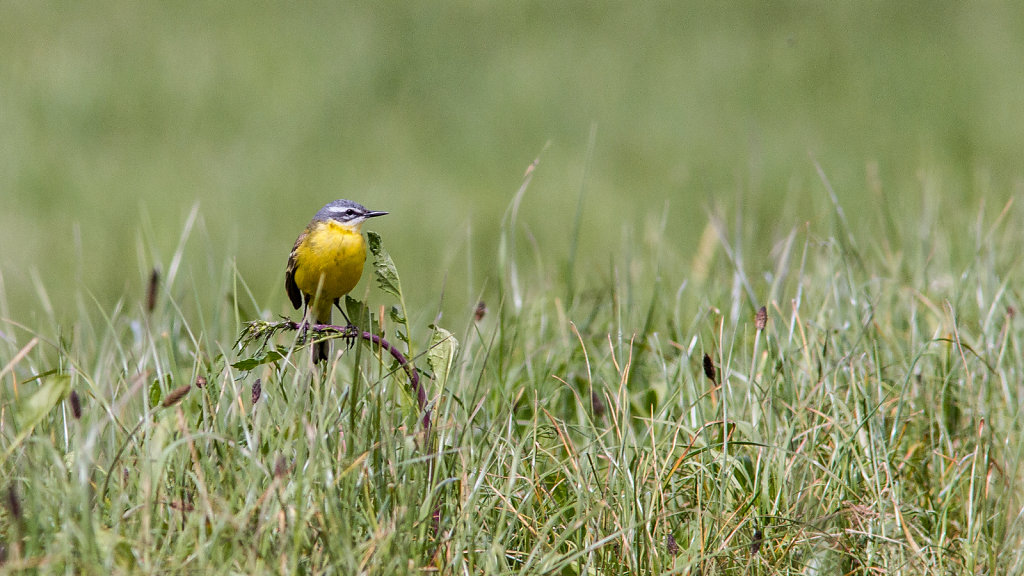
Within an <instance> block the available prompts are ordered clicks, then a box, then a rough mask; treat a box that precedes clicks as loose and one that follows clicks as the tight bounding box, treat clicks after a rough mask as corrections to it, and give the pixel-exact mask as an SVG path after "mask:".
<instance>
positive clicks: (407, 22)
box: [0, 1, 1024, 323]
mask: <svg viewBox="0 0 1024 576" xmlns="http://www.w3.org/2000/svg"><path fill="white" fill-rule="evenodd" d="M1022 62H1024V10H1022V9H1021V8H1020V6H1019V5H1017V4H1014V3H1005V4H994V3H986V4H984V6H980V5H975V4H963V5H962V4H959V3H952V2H949V3H939V2H898V3H871V4H867V5H865V4H861V3H831V2H830V3H803V2H801V3H775V2H773V3H766V2H729V3H711V2H649V3H642V4H634V3H628V4H627V3H583V2H580V3H548V2H503V3H496V2H450V3H443V4H442V3H420V2H404V1H403V2H398V1H385V2H359V3H349V2H342V3H335V2H311V3H300V4H295V3H280V4H267V3H258V4H253V3H248V2H244V3H243V2H217V3H178V2H123V1H122V2H109V1H107V2H105V1H99V2H22V1H17V2H5V3H3V4H2V5H0V272H2V280H3V284H4V291H5V295H6V300H7V302H8V304H9V311H8V314H10V316H12V317H14V318H16V319H19V320H22V321H25V322H29V323H31V322H32V321H33V320H34V319H39V317H40V314H42V312H43V311H45V309H46V307H45V306H44V305H42V304H43V298H42V293H43V289H42V288H40V287H45V292H46V293H47V295H48V296H47V297H48V299H49V300H50V301H51V302H52V307H53V309H54V314H55V316H56V317H57V318H67V317H68V315H69V314H75V305H74V303H73V301H72V299H71V298H70V296H71V295H73V294H76V293H81V294H91V295H93V296H94V297H95V298H96V300H97V301H98V302H99V304H100V306H101V307H104V308H107V307H110V306H112V305H113V303H114V302H116V301H117V300H118V299H119V298H122V297H126V301H127V302H129V303H130V304H131V305H136V306H137V305H138V304H137V301H138V300H139V299H140V298H141V293H142V292H143V291H144V285H145V281H144V279H145V278H146V276H147V274H148V267H149V266H150V265H152V264H158V265H160V266H161V268H162V269H164V270H165V271H166V270H167V269H168V268H169V267H170V266H171V263H170V260H171V256H172V255H173V252H174V249H175V246H176V245H177V242H178V238H179V236H180V235H181V233H182V230H183V228H184V225H185V221H186V220H187V218H188V214H189V212H190V210H191V208H192V206H193V205H195V204H196V203H197V202H198V203H199V219H198V220H197V224H196V227H195V229H194V230H193V233H192V236H191V238H190V240H189V242H188V245H187V250H186V252H185V256H186V257H185V258H184V259H183V261H182V263H181V267H180V273H179V275H178V276H177V280H176V285H175V286H173V287H172V290H178V291H180V292H181V293H182V294H184V295H186V296H191V292H192V291H195V292H198V293H203V291H204V290H206V288H204V287H207V286H211V287H217V286H219V287H221V288H223V286H225V283H224V279H225V272H224V270H225V269H226V266H225V263H230V262H232V261H234V262H235V265H236V267H237V272H238V274H239V277H240V278H242V279H243V280H244V281H245V282H246V283H248V285H249V286H250V287H251V288H252V290H253V293H254V295H255V296H256V298H257V300H258V301H259V302H260V304H261V305H264V306H266V307H267V308H266V310H269V311H271V312H273V313H278V312H281V313H283V312H285V311H286V310H287V309H288V307H287V300H286V298H285V296H284V292H283V289H282V287H281V283H282V278H283V269H284V264H285V260H286V258H287V254H288V251H289V250H290V248H291V245H292V242H293V241H294V239H295V236H296V235H297V234H298V232H299V231H300V230H301V229H302V227H303V226H304V225H305V224H306V223H307V221H308V219H309V218H310V217H311V216H312V214H313V213H314V212H315V211H316V210H317V209H318V208H319V207H320V206H321V205H323V204H324V203H326V202H327V201H329V200H332V199H334V198H339V197H340V198H350V199H354V200H357V201H359V202H362V203H364V204H366V205H367V206H369V207H371V208H374V209H382V210H389V211H391V212H392V215H391V216H388V217H387V218H384V219H381V220H377V221H374V222H372V225H371V226H370V229H373V230H376V231H378V232H379V233H380V234H381V235H382V236H383V238H384V240H385V244H386V245H387V246H388V248H389V249H390V250H391V252H392V254H393V256H394V259H395V261H396V263H397V264H398V266H399V270H400V271H401V273H402V277H403V281H404V283H405V285H406V290H407V292H408V293H409V298H410V305H411V306H416V305H421V306H422V305H428V306H432V307H436V303H437V302H438V300H439V299H440V298H441V293H442V290H444V292H445V298H446V306H452V307H455V308H456V309H458V310H465V309H466V307H467V306H471V304H472V303H474V302H475V300H476V297H477V293H478V292H479V291H481V290H483V292H482V293H483V294H484V295H486V294H487V290H486V289H485V286H487V285H488V283H490V284H489V285H491V286H493V282H494V280H493V278H494V270H493V265H492V263H493V261H494V254H495V247H496V245H497V238H498V226H499V225H500V222H501V218H502V215H503V214H504V212H505V209H506V207H507V206H508V204H509V202H510V200H511V198H512V197H513V195H514V194H515V191H516V189H517V188H518V187H519V184H520V181H521V178H522V175H523V172H524V170H525V169H526V167H527V166H528V165H529V163H530V162H531V161H532V160H533V159H534V158H535V157H537V156H538V155H540V156H541V164H540V166H539V169H538V171H537V173H536V176H535V178H534V180H533V182H532V184H531V186H530V188H529V190H528V191H527V193H526V196H525V198H524V201H523V208H522V212H521V214H520V223H521V225H522V226H523V228H524V230H526V231H527V234H526V236H525V237H526V238H527V239H532V240H530V241H526V242H522V243H520V244H519V246H520V247H521V248H523V249H524V250H527V251H529V250H530V248H529V247H530V246H531V241H535V242H536V245H537V246H543V250H544V254H543V259H542V262H543V263H544V265H545V266H551V267H552V268H553V269H556V270H557V268H558V266H560V265H561V264H562V263H564V261H565V260H566V258H567V254H568V247H569V245H570V241H571V232H572V228H573V227H572V222H573V218H574V214H575V210H576V203H577V198H578V196H579V192H580V189H581V185H583V184H585V188H586V197H585V202H584V212H583V215H584V220H583V225H582V228H581V232H580V234H581V236H580V254H579V263H578V272H579V276H580V278H581V281H588V279H589V280H593V281H600V279H601V278H606V277H607V276H608V269H609V262H610V261H612V260H614V259H615V257H616V255H617V254H621V253H622V248H621V244H622V243H624V242H626V243H631V242H642V241H643V240H644V238H650V236H651V234H652V233H659V231H660V230H661V228H660V224H659V222H660V221H661V220H662V218H663V217H664V218H665V222H666V226H665V238H664V240H665V244H666V245H668V246H672V247H674V252H673V253H671V254H668V255H666V258H670V260H668V262H669V263H670V264H681V263H682V264H685V263H687V262H689V258H690V256H689V254H690V251H691V250H692V249H693V246H695V245H696V242H697V239H698V238H699V236H700V234H701V232H702V231H703V229H704V227H705V225H706V224H707V221H708V213H709V212H715V211H720V212H721V213H722V214H724V215H726V218H725V220H726V221H727V222H729V223H732V222H734V221H735V220H736V219H737V217H739V218H740V221H741V222H743V227H744V228H745V231H744V233H745V235H746V237H747V238H751V239H756V240H757V242H756V244H757V245H759V246H762V247H763V250H764V253H767V252H768V251H769V250H770V248H771V246H772V245H773V244H774V243H775V242H776V241H777V240H778V239H779V238H780V237H782V236H783V235H785V234H787V233H788V232H789V231H790V230H791V229H793V228H794V227H798V226H802V225H803V224H804V223H805V222H810V225H809V226H810V229H811V230H812V231H814V232H816V233H818V234H821V235H823V236H827V235H829V234H831V233H832V223H831V222H830V220H829V219H830V217H831V216H830V215H831V209H830V204H829V201H828V198H827V195H826V194H825V192H824V189H823V187H822V185H821V183H820V181H819V178H818V176H817V174H816V172H815V168H814V160H816V161H817V162H819V163H820V164H821V167H822V168H823V169H824V171H825V172H826V173H827V174H828V176H829V178H830V179H831V181H832V183H833V185H834V186H835V189H836V192H837V194H838V195H839V198H840V201H841V202H842V203H843V205H844V207H845V208H846V211H847V216H848V217H849V219H850V221H851V225H852V227H853V228H855V229H856V230H857V231H859V232H860V233H868V234H871V233H872V230H873V228H874V227H876V226H878V225H879V218H878V212H879V210H882V211H886V212H889V213H891V214H892V215H893V219H894V222H896V223H897V226H901V225H903V224H904V223H905V224H906V225H908V226H910V225H912V224H913V218H914V214H915V213H916V212H917V211H919V210H920V209H921V203H922V197H923V195H924V190H926V189H931V190H932V191H933V192H934V191H937V192H938V197H940V198H941V199H942V203H943V206H942V209H943V210H947V211H951V213H956V214H960V215H962V213H963V212H964V211H965V210H966V211H967V212H970V213H976V212H977V211H978V206H979V205H980V203H981V201H982V199H984V201H985V202H986V203H987V205H992V206H996V209H998V207H1000V206H1001V205H1002V204H1003V203H1004V202H1005V201H1006V200H1007V199H1008V198H1010V197H1011V196H1013V195H1014V194H1016V193H1017V191H1018V190H1019V189H1020V187H1021V182H1022V175H1024V170H1022V166H1024V164H1022V162H1021V160H1022V146H1021V143H1022V138H1021V136H1022V134H1024V65H1022V64H1021V63H1022ZM592 130H594V132H593V133H594V134H595V135H596V137H595V139H594V146H593V152H592V156H591V160H590V164H589V169H586V168H585V167H586V166H587V165H588V164H587V158H588V152H587V150H588V142H589V140H590V135H591V133H592ZM546 145H547V148H546V149H545V146H546ZM542 150H543V152H542ZM874 175H877V182H878V183H880V184H881V186H880V187H879V186H874V187H873V185H872V182H873V178H875V176H874ZM873 190H874V191H873ZM878 190H881V191H882V194H881V195H880V194H879V193H878ZM956 221H957V220H955V219H954V220H951V222H956ZM952 233H955V230H954V231H952ZM524 258H525V259H526V260H532V259H533V257H532V256H530V255H529V254H527V255H526V256H525V257H524ZM755 266H756V264H755ZM752 272H753V273H755V275H756V274H757V273H758V272H759V270H756V269H755V270H753V271H752ZM666 273H667V274H669V275H670V276H671V278H670V279H671V280H672V281H673V282H676V281H681V280H682V279H684V278H685V267H683V268H680V269H679V270H669V271H667V272H666ZM229 274H230V272H229ZM364 282H365V281H364ZM366 284H369V283H366ZM221 288H216V289H221ZM362 289H363V288H362V287H360V288H357V292H360V291H361V290H362ZM357 295H361V294H357ZM186 299H187V298H186ZM211 301H212V302H225V300H221V299H220V298H211ZM414 310H415V308H414ZM431 314H432V312H431Z"/></svg>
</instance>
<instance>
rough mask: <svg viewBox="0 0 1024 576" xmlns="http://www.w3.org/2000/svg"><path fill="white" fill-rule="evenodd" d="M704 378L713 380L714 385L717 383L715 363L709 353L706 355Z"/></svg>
mask: <svg viewBox="0 0 1024 576" xmlns="http://www.w3.org/2000/svg"><path fill="white" fill-rule="evenodd" d="M704 376H706V377H707V379H708V380H711V383H712V384H714V383H715V362H714V360H712V359H711V356H708V355H707V353H705V354H704Z"/></svg>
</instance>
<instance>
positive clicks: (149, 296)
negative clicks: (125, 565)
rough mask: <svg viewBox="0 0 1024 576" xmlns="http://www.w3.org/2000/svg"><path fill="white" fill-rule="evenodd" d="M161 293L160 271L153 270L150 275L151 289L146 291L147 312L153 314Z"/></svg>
mask: <svg viewBox="0 0 1024 576" xmlns="http://www.w3.org/2000/svg"><path fill="white" fill-rule="evenodd" d="M159 293H160V271H159V270H157V269H156V268H153V272H152V273H150V275H149V287H148V288H147V289H146V312H147V313H149V314H152V313H153V309H154V308H156V297H157V295H159Z"/></svg>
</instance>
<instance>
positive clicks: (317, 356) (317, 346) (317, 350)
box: [313, 300, 331, 364]
mask: <svg viewBox="0 0 1024 576" xmlns="http://www.w3.org/2000/svg"><path fill="white" fill-rule="evenodd" d="M324 304H326V306H325V305H324ZM324 304H319V305H318V306H317V310H316V315H315V317H316V323H317V324H330V323H331V301H330V300H327V302H325V303H324ZM330 357H331V341H330V340H321V341H320V342H315V343H314V344H313V364H317V363H319V362H320V361H321V360H328V359H330Z"/></svg>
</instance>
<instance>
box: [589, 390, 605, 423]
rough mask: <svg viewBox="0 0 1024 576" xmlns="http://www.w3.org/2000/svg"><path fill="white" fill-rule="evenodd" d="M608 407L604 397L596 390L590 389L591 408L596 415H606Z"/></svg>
mask: <svg viewBox="0 0 1024 576" xmlns="http://www.w3.org/2000/svg"><path fill="white" fill-rule="evenodd" d="M605 409H606V407H605V405H604V399H603V398H601V395H600V394H598V393H597V391H596V390H591V391H590V410H591V412H592V413H593V414H594V416H595V417H597V418H600V417H602V416H604V411H605Z"/></svg>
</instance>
